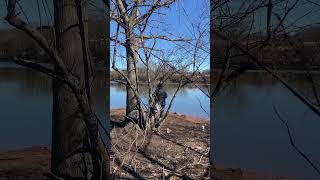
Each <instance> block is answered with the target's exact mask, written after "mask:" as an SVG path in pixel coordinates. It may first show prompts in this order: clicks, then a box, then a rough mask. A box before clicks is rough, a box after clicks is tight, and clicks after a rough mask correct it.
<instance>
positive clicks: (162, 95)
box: [155, 88, 167, 107]
mask: <svg viewBox="0 0 320 180" xmlns="http://www.w3.org/2000/svg"><path fill="white" fill-rule="evenodd" d="M155 95H156V98H157V101H158V102H159V103H160V105H161V106H162V107H164V106H165V105H166V98H167V92H166V91H164V90H163V89H162V88H161V89H159V88H157V89H156V90H155Z"/></svg>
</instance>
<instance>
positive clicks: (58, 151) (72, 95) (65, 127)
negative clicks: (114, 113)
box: [5, 0, 110, 179]
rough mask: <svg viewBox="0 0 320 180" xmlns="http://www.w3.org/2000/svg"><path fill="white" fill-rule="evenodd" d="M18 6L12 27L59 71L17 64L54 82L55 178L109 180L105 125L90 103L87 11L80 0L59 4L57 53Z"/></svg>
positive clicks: (11, 6)
mask: <svg viewBox="0 0 320 180" xmlns="http://www.w3.org/2000/svg"><path fill="white" fill-rule="evenodd" d="M17 3H18V2H17V1H15V0H10V1H8V5H7V16H6V18H5V19H6V20H7V22H8V23H9V24H10V25H12V26H14V27H16V28H17V29H19V30H21V31H23V32H25V33H26V34H27V35H29V36H30V37H31V38H32V39H33V40H34V41H36V42H37V43H38V44H39V46H40V47H41V48H42V49H43V50H44V51H45V52H46V53H47V54H48V55H49V57H50V59H51V62H52V63H53V64H54V66H55V67H54V69H51V68H49V67H46V66H43V65H40V64H37V63H36V62H34V60H29V59H23V58H20V57H13V60H14V62H15V63H17V64H20V65H22V66H26V67H29V68H32V69H35V70H37V71H40V72H42V73H45V74H47V75H48V76H50V77H52V78H53V79H54V81H53V114H52V115H53V131H52V133H53V134H52V159H51V160H52V162H51V171H52V172H51V173H52V175H53V176H54V177H59V178H64V179H70V178H75V177H77V178H80V177H81V178H84V179H109V177H110V176H109V152H108V150H107V149H106V147H105V145H104V144H103V140H102V139H101V135H100V133H99V122H100V121H99V119H98V118H97V116H96V115H95V113H94V111H93V109H92V106H91V102H90V96H91V91H90V86H89V81H90V79H91V77H90V76H91V72H90V64H91V62H90V58H89V56H88V44H87V42H88V39H87V38H88V36H87V24H86V18H87V6H88V2H86V1H78V0H57V1H54V17H55V35H56V36H55V38H56V39H55V41H56V43H57V44H56V45H57V46H56V47H52V46H50V45H49V43H48V41H47V39H46V38H45V37H44V36H43V35H42V34H41V33H40V32H39V31H38V30H37V29H35V28H33V27H32V26H31V25H29V24H27V23H26V22H24V21H23V20H22V19H21V18H19V17H18V13H17V11H16V6H17Z"/></svg>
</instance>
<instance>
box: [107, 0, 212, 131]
mask: <svg viewBox="0 0 320 180" xmlns="http://www.w3.org/2000/svg"><path fill="white" fill-rule="evenodd" d="M175 2H176V1H175V0H164V1H161V0H158V1H140V0H135V1H120V0H119V1H118V0H116V1H112V5H111V14H110V16H111V20H113V21H114V22H115V24H116V27H117V28H116V32H115V35H113V36H111V41H114V43H115V46H114V50H113V58H112V68H113V69H114V70H115V71H117V72H118V73H119V74H120V75H121V76H122V77H123V79H124V80H125V85H126V86H127V101H126V122H125V123H128V122H131V121H133V122H138V124H139V125H140V127H142V128H145V126H146V125H147V124H149V125H150V127H152V126H153V125H152V123H154V122H155V121H157V120H158V119H159V117H155V116H154V115H153V114H152V113H151V109H152V108H154V106H155V102H156V99H155V96H153V90H154V88H155V86H156V85H157V84H162V83H164V82H165V81H166V80H167V79H169V77H170V76H172V75H175V74H179V75H182V76H181V77H182V78H181V79H180V81H179V80H178V82H180V83H179V85H178V87H177V91H176V92H175V95H176V93H178V91H179V90H180V89H181V88H182V87H183V86H186V85H187V84H189V83H193V80H192V77H193V76H195V75H198V74H197V72H199V67H198V64H201V63H200V62H199V59H200V57H199V56H197V55H198V54H199V52H198V51H197V50H198V49H201V48H203V44H201V42H202V39H203V38H204V34H205V33H206V32H208V31H205V30H203V29H201V28H203V27H194V29H197V30H199V31H198V32H196V33H195V36H197V37H192V38H183V37H181V36H179V35H172V34H170V33H168V32H166V31H165V30H164V31H163V32H162V33H152V32H150V29H152V28H153V27H155V28H157V27H160V26H161V24H162V23H161V22H159V21H158V20H156V19H154V18H153V16H155V15H159V16H160V15H162V13H161V12H162V10H163V9H166V8H170V7H171V6H172V5H173V4H174V3H175ZM207 30H208V29H207ZM159 41H160V42H161V41H162V42H168V43H173V44H175V46H176V47H175V48H173V49H172V50H171V51H168V50H167V51H164V50H163V49H161V48H158V46H157V43H159ZM194 42H195V43H194ZM118 45H120V46H121V47H124V48H125V52H126V54H125V56H122V55H121V54H120V53H118ZM191 47H192V49H191ZM183 51H184V54H186V52H188V53H187V54H188V55H189V56H191V55H190V52H192V53H191V54H192V56H193V60H192V62H190V61H189V62H188V63H186V62H185V61H184V60H183V58H185V57H182V56H180V57H178V58H177V57H174V56H176V55H177V54H179V53H180V54H183ZM121 58H125V62H126V73H125V72H123V71H121V70H120V69H119V68H118V63H119V59H121ZM170 58H172V59H170ZM173 58H175V60H173ZM188 58H189V57H188ZM155 62H157V63H156V64H159V66H158V69H152V64H155ZM139 64H142V65H143V66H145V70H146V72H145V73H146V82H147V85H148V88H149V90H148V104H147V105H146V104H144V103H143V102H142V101H141V97H140V95H139V84H138V81H139V79H138V77H139V72H138V70H139V68H138V66H139ZM192 66H193V73H192V74H191V75H187V74H186V73H185V72H186V71H185V70H186V69H188V68H189V67H192ZM194 84H196V83H194ZM175 95H174V97H175ZM173 99H174V98H173ZM173 99H172V100H173ZM172 100H171V102H170V104H169V108H168V110H169V109H170V107H171V105H172V102H173V101H172ZM168 110H167V111H166V113H165V115H164V118H163V119H165V117H166V116H167V114H168ZM152 118H154V119H153V120H151V119H152ZM150 123H151V124H150Z"/></svg>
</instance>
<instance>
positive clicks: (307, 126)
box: [211, 73, 320, 179]
mask: <svg viewBox="0 0 320 180" xmlns="http://www.w3.org/2000/svg"><path fill="white" fill-rule="evenodd" d="M285 79H286V80H287V81H288V82H289V83H290V84H291V85H293V86H294V87H296V89H297V90H298V91H299V92H301V93H302V94H305V95H309V96H310V95H311V93H312V92H311V87H310V84H308V83H307V82H306V79H305V76H303V75H302V74H295V75H293V74H290V75H286V77H285ZM273 106H276V107H277V109H278V110H279V111H280V112H281V114H282V116H283V117H285V118H286V120H288V122H289V125H290V128H291V130H292V132H293V134H294V139H295V141H296V143H297V144H298V146H299V147H301V148H302V149H303V150H304V151H305V152H306V153H307V154H308V155H310V156H311V157H312V159H313V160H315V161H316V162H318V161H319V160H320V154H319V151H320V139H319V138H318V136H317V134H318V132H319V128H320V119H319V117H317V116H316V115H315V114H314V113H312V112H311V111H310V110H308V108H307V107H306V106H305V105H303V104H302V103H301V102H300V101H299V100H297V98H296V97H294V96H293V95H292V94H291V93H290V92H289V91H288V90H287V89H285V88H284V87H283V86H282V85H281V84H279V83H278V82H277V81H275V80H274V79H272V77H270V76H268V75H265V74H257V73H247V74H245V75H243V76H242V77H240V78H238V79H237V81H236V82H234V83H232V84H230V86H229V87H228V88H226V89H225V90H224V91H223V92H222V93H220V94H219V95H218V97H217V99H216V103H215V104H214V105H213V109H212V111H211V112H212V119H211V121H212V122H211V125H212V129H213V130H212V131H211V137H212V139H213V143H212V145H213V146H212V152H213V153H212V155H213V156H212V157H211V158H213V157H214V162H216V163H217V164H222V165H225V166H227V167H241V168H244V169H246V170H249V171H250V170H251V171H259V172H265V173H269V174H274V175H284V176H291V177H296V178H298V179H319V177H318V176H317V174H316V173H315V172H314V171H313V169H312V168H311V167H310V166H309V165H308V163H306V162H305V160H304V159H303V158H301V157H300V156H299V155H298V154H297V152H295V151H294V150H293V148H292V147H291V145H290V142H289V139H288V135H287V131H286V128H285V127H284V126H283V124H282V123H281V122H280V120H279V119H278V118H277V116H276V115H275V113H274V109H273Z"/></svg>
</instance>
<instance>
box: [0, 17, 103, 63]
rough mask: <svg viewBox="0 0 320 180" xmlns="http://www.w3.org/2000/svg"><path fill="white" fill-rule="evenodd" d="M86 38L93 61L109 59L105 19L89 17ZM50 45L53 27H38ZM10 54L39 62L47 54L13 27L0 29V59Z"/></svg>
mask: <svg viewBox="0 0 320 180" xmlns="http://www.w3.org/2000/svg"><path fill="white" fill-rule="evenodd" d="M88 27H89V29H88V38H89V43H88V44H89V49H90V55H91V58H92V59H93V60H94V62H97V63H102V62H105V61H106V60H107V59H109V56H108V53H107V52H108V51H109V49H108V48H109V47H108V46H109V45H108V44H107V40H106V37H107V34H109V33H108V32H107V20H106V19H102V18H101V19H97V18H96V17H89V20H88ZM38 30H39V31H41V32H42V34H43V35H44V37H46V39H47V40H48V42H49V43H50V44H51V46H54V43H55V42H54V29H53V28H51V27H48V26H47V27H43V28H40V27H38ZM12 56H22V57H25V58H31V59H35V60H38V61H40V62H47V61H48V56H47V55H46V53H44V51H43V50H42V49H41V48H40V47H39V45H38V44H37V43H36V42H35V41H34V40H33V39H31V38H30V37H29V36H28V35H26V34H25V33H23V32H21V31H20V30H18V29H15V28H11V27H10V28H2V29H0V60H6V59H8V58H9V57H12Z"/></svg>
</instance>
